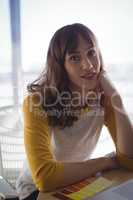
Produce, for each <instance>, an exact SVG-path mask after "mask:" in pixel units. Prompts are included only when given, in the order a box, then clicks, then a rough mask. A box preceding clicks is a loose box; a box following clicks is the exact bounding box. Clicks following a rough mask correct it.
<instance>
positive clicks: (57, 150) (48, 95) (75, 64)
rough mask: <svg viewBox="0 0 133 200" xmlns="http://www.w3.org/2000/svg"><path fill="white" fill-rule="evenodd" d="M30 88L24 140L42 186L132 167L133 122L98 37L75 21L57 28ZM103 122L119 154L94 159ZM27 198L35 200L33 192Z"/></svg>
mask: <svg viewBox="0 0 133 200" xmlns="http://www.w3.org/2000/svg"><path fill="white" fill-rule="evenodd" d="M28 91H29V95H28V96H27V97H26V98H25V100H24V104H23V110H24V141H25V149H26V154H27V159H28V163H29V167H30V171H31V174H32V178H33V181H34V183H35V185H36V188H37V189H38V190H39V191H43V192H45V191H52V190H54V189H56V188H60V187H64V186H66V185H70V184H73V183H75V182H78V181H80V180H82V179H85V178H87V177H89V176H92V175H94V174H96V173H97V172H99V171H104V170H109V169H113V168H117V167H119V166H123V167H127V168H129V169H133V160H132V158H133V149H132V145H133V127H132V124H131V122H130V120H129V118H128V116H127V114H126V112H125V110H124V107H123V103H122V99H121V96H120V94H119V92H118V91H117V90H116V88H115V87H114V86H113V85H112V83H111V81H110V80H109V78H108V77H107V73H106V72H105V68H104V65H103V61H102V56H101V52H100V49H99V47H98V43H97V40H96V37H95V35H94V34H93V33H92V31H91V30H90V29H88V28H87V27H86V26H84V25H82V24H79V23H75V24H71V25H67V26H64V27H62V28H61V29H59V30H57V31H56V33H55V34H54V36H53V37H52V39H51V41H50V45H49V49H48V53H47V66H46V68H45V70H44V71H43V72H42V73H41V75H40V77H39V78H38V79H37V80H36V81H34V82H33V83H31V84H30V85H28ZM103 125H106V126H107V128H108V130H109V133H110V135H111V137H112V139H113V141H114V144H115V146H116V156H115V158H111V157H108V158H107V157H99V158H96V159H90V156H91V154H92V152H93V150H94V148H95V146H96V144H97V141H98V138H99V136H100V133H101V129H102V127H103ZM23 177H24V176H23ZM23 180H24V178H23ZM25 180H26V176H25ZM20 182H21V183H22V178H21V180H19V183H20ZM19 183H18V185H19ZM30 193H31V192H29V194H30ZM23 197H24V196H23ZM26 197H27V198H29V199H32V197H33V193H32V194H31V196H28V192H27V194H26V195H25V198H26Z"/></svg>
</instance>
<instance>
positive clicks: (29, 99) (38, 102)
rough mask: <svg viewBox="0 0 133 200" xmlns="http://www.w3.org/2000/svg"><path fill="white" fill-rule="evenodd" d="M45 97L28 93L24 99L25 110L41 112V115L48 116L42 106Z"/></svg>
mask: <svg viewBox="0 0 133 200" xmlns="http://www.w3.org/2000/svg"><path fill="white" fill-rule="evenodd" d="M42 103H43V99H42V97H41V95H39V94H36V93H35V94H34V93H33V94H28V95H27V96H25V97H24V100H23V111H24V112H28V113H34V114H35V113H37V112H38V113H39V115H40V114H41V116H45V118H46V117H47V113H46V111H45V110H44V109H43V107H42Z"/></svg>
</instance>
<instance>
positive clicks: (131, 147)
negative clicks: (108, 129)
mask: <svg viewBox="0 0 133 200" xmlns="http://www.w3.org/2000/svg"><path fill="white" fill-rule="evenodd" d="M112 105H113V108H114V112H115V119H116V127H117V148H118V150H119V151H120V152H121V153H123V154H125V155H127V156H128V157H129V158H133V125H132V123H131V121H130V119H129V117H128V115H127V113H126V111H125V109H124V106H123V103H122V100H121V97H120V96H119V95H118V96H117V95H116V96H114V97H113V98H112Z"/></svg>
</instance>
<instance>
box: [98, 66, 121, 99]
mask: <svg viewBox="0 0 133 200" xmlns="http://www.w3.org/2000/svg"><path fill="white" fill-rule="evenodd" d="M98 85H99V87H100V89H101V90H102V91H103V92H104V93H105V96H107V97H109V98H111V97H112V96H114V95H119V94H118V91H117V89H116V88H115V86H114V85H113V83H112V82H111V80H110V79H109V77H108V75H107V73H106V72H105V71H104V70H102V71H101V72H100V73H99V76H98Z"/></svg>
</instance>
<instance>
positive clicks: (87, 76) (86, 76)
mask: <svg viewBox="0 0 133 200" xmlns="http://www.w3.org/2000/svg"><path fill="white" fill-rule="evenodd" d="M96 76H97V74H96V73H90V74H86V75H82V76H80V77H81V78H84V79H95V78H96Z"/></svg>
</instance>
